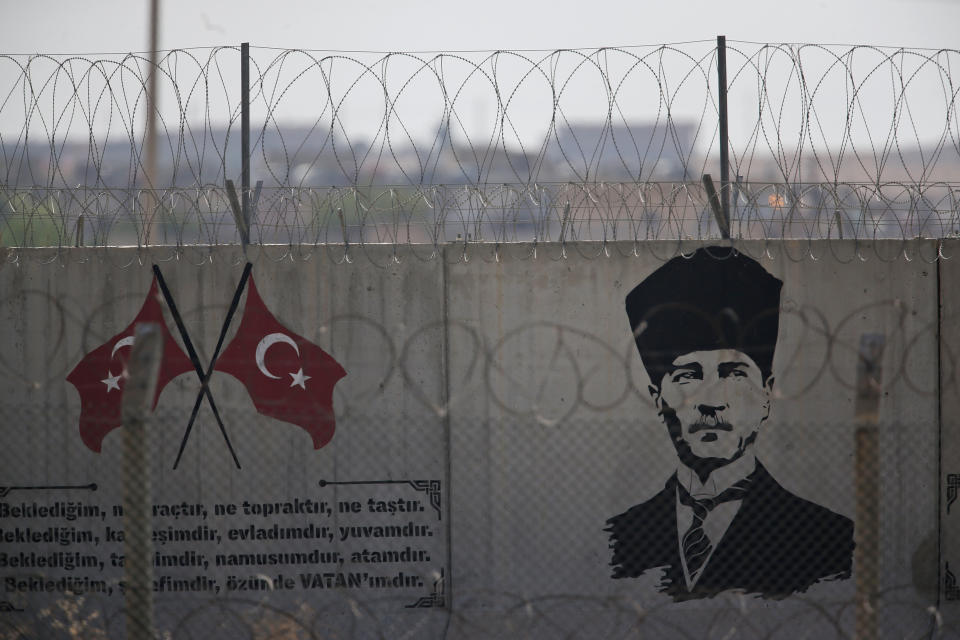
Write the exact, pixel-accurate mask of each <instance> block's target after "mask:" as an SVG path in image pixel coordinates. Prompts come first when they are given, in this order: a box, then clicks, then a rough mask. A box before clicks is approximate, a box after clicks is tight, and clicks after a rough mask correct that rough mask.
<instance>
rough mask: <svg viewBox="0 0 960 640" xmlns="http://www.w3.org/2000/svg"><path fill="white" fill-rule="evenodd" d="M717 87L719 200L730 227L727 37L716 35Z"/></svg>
mask: <svg viewBox="0 0 960 640" xmlns="http://www.w3.org/2000/svg"><path fill="white" fill-rule="evenodd" d="M717 87H718V96H717V99H718V105H717V106H718V109H719V118H720V202H721V205H722V207H723V217H724V218H725V219H726V221H727V228H728V229H729V228H730V155H729V151H730V139H729V132H728V130H727V37H726V36H717Z"/></svg>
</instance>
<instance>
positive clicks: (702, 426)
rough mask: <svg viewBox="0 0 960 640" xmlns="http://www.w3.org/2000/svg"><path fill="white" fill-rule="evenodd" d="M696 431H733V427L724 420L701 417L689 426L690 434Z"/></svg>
mask: <svg viewBox="0 0 960 640" xmlns="http://www.w3.org/2000/svg"><path fill="white" fill-rule="evenodd" d="M698 431H733V425H732V424H730V423H729V422H726V421H724V420H717V419H716V418H707V417H703V418H700V419H699V420H697V421H696V422H694V423H693V424H692V425H690V433H691V434H693V433H696V432H698Z"/></svg>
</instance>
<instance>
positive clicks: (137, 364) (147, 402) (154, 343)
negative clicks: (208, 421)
mask: <svg viewBox="0 0 960 640" xmlns="http://www.w3.org/2000/svg"><path fill="white" fill-rule="evenodd" d="M134 336H135V337H134V343H133V350H132V353H131V354H130V361H129V363H128V366H127V372H128V375H129V377H128V378H127V381H126V383H125V384H124V389H123V401H122V402H123V405H122V416H123V531H124V540H123V554H124V578H125V583H126V584H125V588H124V605H125V606H124V608H125V610H126V622H127V638H130V639H131V640H153V638H154V628H153V626H154V625H153V540H152V534H153V522H152V518H153V513H152V507H151V499H150V464H149V459H148V456H147V442H146V440H147V423H148V422H149V415H150V409H151V407H152V405H153V396H154V393H155V392H156V388H157V376H158V374H159V372H160V361H161V359H162V358H163V336H162V335H161V334H160V327H159V326H158V325H157V324H154V323H141V324H138V325H137V326H136V329H135V333H134Z"/></svg>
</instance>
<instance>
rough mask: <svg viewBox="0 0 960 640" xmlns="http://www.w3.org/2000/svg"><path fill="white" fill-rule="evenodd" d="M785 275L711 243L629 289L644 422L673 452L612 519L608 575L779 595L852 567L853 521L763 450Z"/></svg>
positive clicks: (681, 592)
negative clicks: (770, 467)
mask: <svg viewBox="0 0 960 640" xmlns="http://www.w3.org/2000/svg"><path fill="white" fill-rule="evenodd" d="M782 285H783V283H782V282H781V281H780V280H779V279H777V278H776V277H774V276H773V275H771V274H770V273H768V272H767V271H766V270H765V269H764V268H763V267H762V266H761V265H760V264H759V263H757V262H756V261H755V260H753V259H751V258H749V257H747V256H745V255H743V254H741V253H739V252H738V251H736V250H735V249H731V248H725V247H705V248H701V249H699V250H697V251H696V252H695V253H693V254H692V255H690V256H682V255H681V256H678V257H676V258H673V259H672V260H670V261H669V262H667V263H665V264H664V265H662V266H661V267H660V268H659V269H657V270H656V271H654V272H653V273H652V274H651V275H650V276H648V277H647V278H646V279H644V280H643V281H642V282H640V283H639V284H638V285H637V286H636V287H635V288H634V289H633V290H632V291H630V293H629V294H628V295H627V297H626V311H627V316H628V319H629V322H630V328H631V330H632V332H633V337H634V339H635V341H636V346H637V350H638V351H639V354H640V358H641V361H642V365H643V368H644V369H645V370H646V372H647V374H648V376H649V379H650V386H649V393H650V396H651V398H652V400H653V406H654V407H655V411H654V412H650V413H649V414H646V413H640V414H639V415H638V417H637V428H638V429H639V428H643V429H647V428H654V427H656V428H665V429H666V433H667V434H668V436H669V438H670V441H671V442H672V444H673V447H674V450H675V452H676V457H677V459H676V471H675V472H674V473H673V474H672V475H670V476H669V477H668V478H665V479H664V484H663V485H662V488H661V489H660V490H659V492H657V493H656V494H655V495H654V496H653V497H652V498H650V499H649V500H647V501H645V502H641V503H639V504H636V505H635V506H633V507H632V508H630V509H628V510H627V511H625V512H623V513H620V514H618V515H615V516H613V517H612V518H610V519H609V520H608V521H607V527H606V531H607V532H608V534H609V542H610V549H611V553H612V557H611V560H610V564H611V566H612V577H613V578H615V579H629V578H638V577H640V576H642V575H645V576H647V577H649V576H650V575H652V576H653V577H654V578H655V579H656V582H657V584H658V589H659V590H660V591H662V592H663V593H665V594H666V595H669V596H671V597H673V599H674V600H677V601H682V600H689V599H694V598H710V597H713V596H715V595H717V594H719V593H721V592H724V591H729V590H734V591H739V592H742V593H749V594H755V595H757V596H760V597H764V598H774V599H780V598H785V597H787V596H790V595H791V594H795V593H801V592H804V591H806V590H807V589H808V588H810V587H811V586H812V585H814V584H816V583H818V582H821V581H828V580H838V579H845V578H849V577H850V575H851V564H852V556H853V548H854V541H853V529H854V527H853V522H852V521H851V520H850V519H849V518H847V517H845V516H843V515H841V514H838V513H834V512H833V511H831V510H829V509H827V508H825V507H823V506H821V505H818V504H815V503H813V502H811V501H809V500H806V499H804V498H803V497H801V496H798V495H795V494H793V493H792V492H790V491H788V490H787V489H785V488H784V487H783V486H781V485H780V484H779V483H778V482H777V480H776V479H775V478H774V477H773V476H772V475H771V474H770V473H769V472H768V471H767V469H766V468H765V467H764V465H763V462H762V460H760V459H758V457H757V454H756V447H755V445H756V442H757V440H758V439H759V438H762V437H763V432H764V426H765V424H766V423H767V421H768V419H769V417H770V415H771V411H772V410H773V409H774V407H772V406H771V399H772V395H773V394H772V391H773V389H774V385H775V384H776V381H775V380H774V376H773V373H772V368H773V358H774V353H775V350H776V344H777V335H778V330H779V320H780V293H781V288H782ZM811 472H813V473H815V470H811Z"/></svg>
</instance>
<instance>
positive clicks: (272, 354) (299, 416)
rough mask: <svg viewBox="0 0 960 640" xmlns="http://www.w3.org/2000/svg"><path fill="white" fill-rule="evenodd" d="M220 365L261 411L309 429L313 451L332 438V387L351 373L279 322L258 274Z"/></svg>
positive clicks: (251, 281)
mask: <svg viewBox="0 0 960 640" xmlns="http://www.w3.org/2000/svg"><path fill="white" fill-rule="evenodd" d="M216 369H217V370H218V371H223V372H224V373H229V374H230V375H232V376H233V377H235V378H236V379H237V380H239V381H240V382H242V383H243V386H244V387H246V388H247V393H249V394H250V398H251V400H253V404H254V406H255V407H256V408H257V411H258V412H260V413H261V414H263V415H265V416H270V417H271V418H276V419H277V420H282V421H284V422H290V423H292V424H295V425H297V426H298V427H301V428H302V429H304V430H305V431H306V432H307V433H309V434H310V437H311V438H312V439H313V448H314V449H319V448H320V447H322V446H324V445H325V444H327V443H328V442H330V439H331V438H333V432H334V429H335V428H336V422H335V420H334V415H333V387H334V385H336V384H337V381H338V380H340V379H341V378H343V377H344V376H346V375H347V372H346V371H344V370H343V367H341V366H340V363H339V362H337V361H336V360H334V359H333V357H332V356H330V354H328V353H327V352H326V351H324V350H323V349H321V348H320V347H318V346H317V345H315V344H313V343H312V342H310V341H309V340H307V339H306V338H304V337H303V336H299V335H297V334H296V333H294V332H293V331H290V330H289V329H287V328H286V327H285V326H283V325H282V324H280V322H278V321H277V319H276V318H275V317H274V316H273V314H272V313H270V311H269V310H268V309H267V307H266V305H265V304H264V303H263V300H262V299H261V298H260V294H259V293H258V292H257V287H256V285H255V284H254V282H253V276H251V277H250V282H249V284H248V286H247V303H246V305H245V306H244V309H243V318H242V319H241V321H240V328H239V329H237V334H236V335H235V336H234V337H233V340H232V341H231V342H230V344H229V346H227V348H226V349H225V350H224V352H223V354H222V355H221V356H220V358H219V359H218V360H217V365H216Z"/></svg>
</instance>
